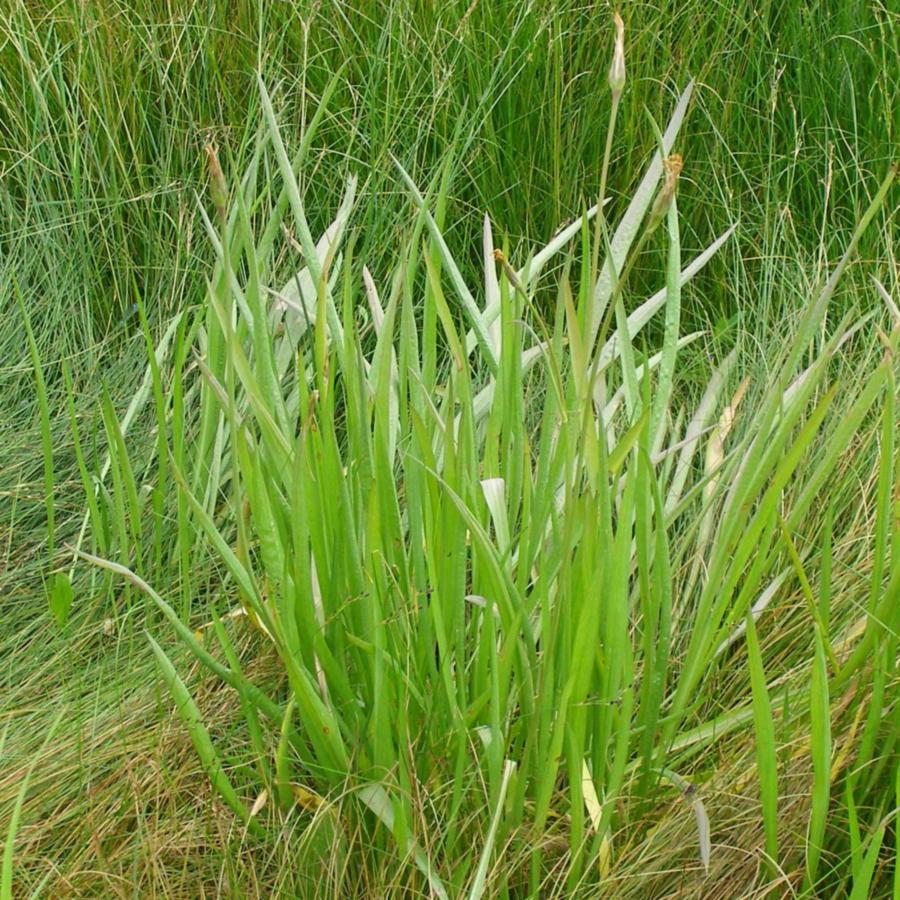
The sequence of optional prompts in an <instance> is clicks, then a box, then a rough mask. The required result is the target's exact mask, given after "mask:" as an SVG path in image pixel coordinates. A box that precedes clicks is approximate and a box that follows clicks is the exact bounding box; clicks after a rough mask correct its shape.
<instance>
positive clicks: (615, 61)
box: [609, 13, 625, 95]
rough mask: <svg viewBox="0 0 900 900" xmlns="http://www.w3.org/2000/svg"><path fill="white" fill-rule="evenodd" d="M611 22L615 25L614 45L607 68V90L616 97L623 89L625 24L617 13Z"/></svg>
mask: <svg viewBox="0 0 900 900" xmlns="http://www.w3.org/2000/svg"><path fill="white" fill-rule="evenodd" d="M613 22H615V25H616V43H615V47H614V48H613V58H612V64H611V65H610V67H609V89H610V90H611V91H612V92H613V94H616V95H618V94H621V93H622V89H623V88H624V87H625V23H624V22H623V21H622V17H621V16H620V15H619V14H618V13H614V14H613Z"/></svg>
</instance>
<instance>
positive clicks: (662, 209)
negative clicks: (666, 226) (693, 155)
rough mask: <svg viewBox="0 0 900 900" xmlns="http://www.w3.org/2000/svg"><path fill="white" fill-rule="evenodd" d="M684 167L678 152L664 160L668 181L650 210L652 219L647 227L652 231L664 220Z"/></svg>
mask: <svg viewBox="0 0 900 900" xmlns="http://www.w3.org/2000/svg"><path fill="white" fill-rule="evenodd" d="M683 167H684V161H683V160H682V158H681V155H680V154H678V153H673V154H672V155H671V156H670V157H668V159H666V160H665V161H664V162H663V168H664V169H665V170H666V181H665V183H664V184H663V186H662V187H661V188H660V191H659V193H658V194H657V195H656V199H655V200H654V201H653V207H652V208H651V210H650V221H649V223H648V225H647V227H648V228H649V229H650V230H651V231H652V230H653V229H654V228H656V226H657V225H659V223H660V222H662V220H663V217H664V216H665V215H666V213H667V212H668V211H669V207H670V206H671V205H672V199H673V198H674V197H675V191H676V189H677V188H678V176H679V175H680V174H681V170H682V168H683Z"/></svg>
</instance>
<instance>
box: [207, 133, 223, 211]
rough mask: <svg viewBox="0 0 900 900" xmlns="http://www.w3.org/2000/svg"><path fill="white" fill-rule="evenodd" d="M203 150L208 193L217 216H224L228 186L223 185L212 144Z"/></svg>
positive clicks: (215, 150)
mask: <svg viewBox="0 0 900 900" xmlns="http://www.w3.org/2000/svg"><path fill="white" fill-rule="evenodd" d="M204 149H205V150H206V163H207V169H208V171H209V192H210V194H211V195H212V201H213V203H214V204H215V206H216V210H217V211H218V213H219V215H220V216H224V215H225V205H226V203H227V202H228V186H227V185H226V183H225V175H224V173H223V172H222V166H221V165H220V164H219V152H218V149H217V148H216V145H215V144H213V143H209V144H207V145H206V147H205V148H204Z"/></svg>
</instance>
